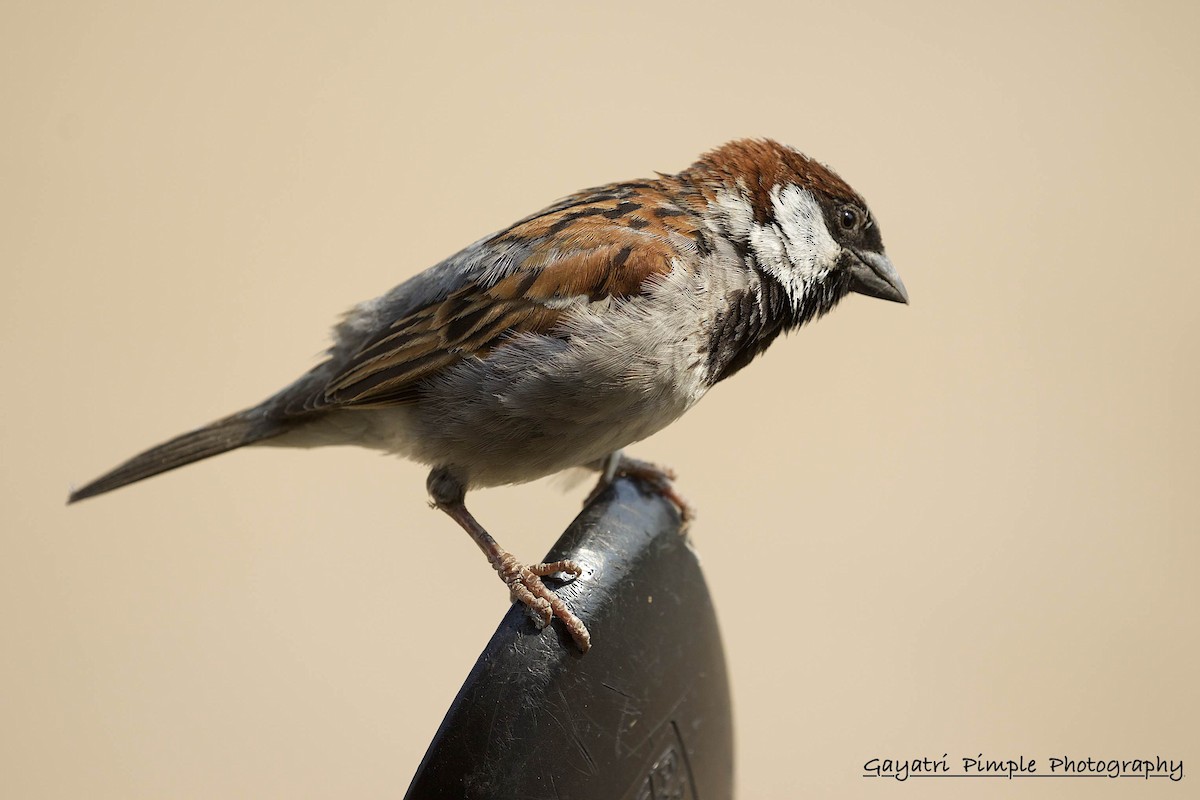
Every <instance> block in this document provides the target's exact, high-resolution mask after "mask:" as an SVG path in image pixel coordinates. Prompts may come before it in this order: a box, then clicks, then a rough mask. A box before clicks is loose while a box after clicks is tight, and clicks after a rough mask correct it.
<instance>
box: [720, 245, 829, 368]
mask: <svg viewBox="0 0 1200 800" xmlns="http://www.w3.org/2000/svg"><path fill="white" fill-rule="evenodd" d="M755 272H757V273H758V277H759V285H758V287H757V288H754V289H746V290H743V291H739V292H734V293H733V294H731V295H730V296H729V305H728V307H727V309H726V310H725V312H724V313H722V314H721V315H720V316H719V317H718V318H717V321H716V324H715V325H714V326H713V329H712V333H711V335H710V336H709V342H708V375H709V378H708V381H709V385H710V386H713V385H716V384H717V383H720V382H721V381H723V380H725V379H726V378H728V377H729V376H730V375H733V374H734V373H736V372H737V371H738V370H740V369H742V368H743V367H745V366H746V365H747V364H749V363H750V362H751V361H753V360H754V358H755V356H757V355H758V354H759V353H761V352H762V351H764V350H766V349H767V348H768V347H769V346H770V345H771V342H773V341H775V339H776V337H778V336H779V334H781V333H786V332H787V331H791V330H794V329H796V328H799V327H800V326H801V325H803V324H804V323H806V322H809V321H810V320H814V319H816V318H817V317H820V316H821V315H823V314H825V313H827V312H829V311H830V310H832V309H833V307H834V306H836V305H837V304H838V301H839V300H841V299H842V298H843V297H845V296H846V293H847V292H848V291H849V276H848V275H847V274H846V273H845V271H844V270H835V271H834V272H833V273H832V274H830V275H829V276H828V277H827V278H826V279H825V281H824V282H823V283H821V284H819V285H817V286H814V287H811V288H810V289H808V290H806V292H805V296H804V299H803V302H801V303H800V307H799V308H795V309H794V308H793V307H792V304H791V300H790V299H789V298H788V295H787V291H786V290H785V289H784V288H783V285H782V284H780V283H779V281H778V280H776V278H775V277H774V276H772V275H770V274H769V273H767V272H766V271H764V270H761V269H757V268H755Z"/></svg>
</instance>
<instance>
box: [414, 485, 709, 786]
mask: <svg viewBox="0 0 1200 800" xmlns="http://www.w3.org/2000/svg"><path fill="white" fill-rule="evenodd" d="M561 558H571V559H574V560H575V561H577V562H579V564H580V565H581V566H583V568H584V574H583V576H582V577H581V578H580V579H578V580H577V581H574V582H571V583H568V584H566V585H563V586H561V587H560V588H559V589H558V592H559V594H560V596H562V597H563V598H564V599H566V601H567V603H568V605H570V606H571V608H572V609H573V610H574V611H575V612H576V613H577V614H578V615H579V617H580V618H581V619H583V621H584V622H585V623H586V624H587V626H588V629H589V630H590V631H591V633H592V649H591V650H590V651H589V652H588V653H587V655H581V654H580V653H579V651H578V650H576V649H575V647H574V645H573V644H572V643H571V640H570V638H569V636H568V635H567V633H566V631H565V630H563V628H562V627H561V623H559V622H558V621H557V620H555V622H554V624H553V626H552V630H548V631H543V632H538V631H537V630H536V629H535V628H534V626H533V622H532V621H531V620H530V618H529V616H528V615H527V614H526V613H525V611H524V610H523V609H521V608H519V607H517V606H514V607H512V608H511V609H510V610H509V612H508V613H507V614H506V615H505V617H504V619H503V621H502V622H501V623H500V627H499V628H498V629H497V630H496V633H495V635H494V636H493V637H492V639H491V641H490V642H489V643H488V646H487V647H486V648H485V649H484V651H483V653H482V655H480V657H479V660H478V661H477V662H476V663H475V667H474V668H473V669H472V670H471V672H470V674H469V675H468V676H467V680H466V682H465V683H464V684H463V687H462V689H461V690H460V691H459V693H458V696H457V697H456V698H455V700H454V703H453V704H452V705H451V707H450V710H449V712H447V714H446V718H445V720H443V722H442V725H441V727H440V728H439V729H438V732H437V735H436V736H435V737H434V739H433V742H432V744H430V746H429V750H428V752H427V753H426V754H425V758H424V759H423V760H422V761H421V765H420V767H419V768H418V769H417V773H416V775H415V776H414V777H413V781H412V784H411V786H410V787H409V790H408V794H407V795H405V797H406V798H409V800H425V798H522V799H523V800H540V799H541V798H545V799H546V800H601V798H603V800H625V799H628V800H662V799H663V798H672V800H683V799H684V798H698V797H699V798H704V800H729V798H731V797H732V796H733V721H732V717H731V714H730V703H729V685H728V681H727V679H726V672H725V658H724V654H723V651H722V649H721V638H720V634H719V633H718V630H717V622H716V617H715V615H714V613H713V607H712V601H711V598H710V597H709V594H708V588H707V587H706V585H705V583H704V576H703V575H702V574H701V572H700V565H699V564H698V563H697V561H696V556H695V554H694V553H693V552H692V550H691V548H690V546H689V545H688V542H687V539H685V538H684V537H683V536H681V535H680V534H679V517H678V515H677V514H676V513H675V509H674V507H673V506H672V505H671V504H670V503H668V502H667V501H665V500H663V499H661V498H659V497H657V496H655V495H652V494H647V493H645V492H644V490H642V489H641V488H640V487H639V486H638V485H637V484H635V483H633V482H631V481H629V480H624V479H622V480H618V481H617V482H616V483H615V484H614V485H613V486H612V487H610V488H609V490H608V491H607V492H605V493H604V494H603V495H601V496H600V497H599V498H598V499H597V500H596V502H594V503H592V505H591V506H589V507H588V508H587V509H585V510H584V512H583V513H582V514H580V515H579V517H578V518H576V520H575V521H574V522H573V523H572V524H571V526H570V527H569V528H568V529H567V531H566V532H565V533H564V534H563V535H562V538H561V539H559V541H558V543H557V544H555V546H554V548H553V549H552V550H551V551H550V553H549V554H548V555H547V556H546V560H547V561H556V560H558V559H561Z"/></svg>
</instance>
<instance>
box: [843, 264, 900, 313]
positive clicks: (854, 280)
mask: <svg viewBox="0 0 1200 800" xmlns="http://www.w3.org/2000/svg"><path fill="white" fill-rule="evenodd" d="M854 256H855V258H854V263H852V264H851V265H850V291H852V292H858V293H859V294H865V295H866V296H867V297H878V298H879V299H880V300H891V301H892V302H893V303H905V304H907V303H908V290H906V289H905V288H904V281H902V280H900V274H899V273H898V272H896V268H895V267H893V266H892V262H891V261H889V260H888V257H887V256H885V255H883V254H882V253H872V252H870V251H863V252H857V251H856V252H855V253H854Z"/></svg>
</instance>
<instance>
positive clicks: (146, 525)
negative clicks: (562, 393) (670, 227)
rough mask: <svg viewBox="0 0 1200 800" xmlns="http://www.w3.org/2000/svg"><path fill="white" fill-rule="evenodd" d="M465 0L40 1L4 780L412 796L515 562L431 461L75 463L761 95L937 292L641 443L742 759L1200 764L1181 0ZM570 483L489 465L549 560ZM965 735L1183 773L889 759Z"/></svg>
mask: <svg viewBox="0 0 1200 800" xmlns="http://www.w3.org/2000/svg"><path fill="white" fill-rule="evenodd" d="M102 5H103V6H104V7H103V8H101V6H102ZM433 5H434V4H428V3H423V4H419V5H416V4H414V5H412V6H411V7H405V6H402V5H399V4H380V3H374V4H368V3H300V2H295V1H294V0H288V2H277V3H270V4H264V3H250V4H243V3H226V4H221V5H220V6H219V5H217V4H211V3H198V4H194V6H193V7H192V8H190V9H188V8H185V7H184V6H183V5H181V4H178V3H131V2H121V3H116V4H99V3H85V2H80V3H73V4H62V3H46V2H36V3H19V2H12V0H9V2H7V3H5V4H4V6H3V11H2V12H0V63H2V64H3V68H2V73H0V81H2V85H0V92H2V95H0V101H2V102H0V114H2V115H3V124H2V125H0V170H2V173H0V182H2V185H3V189H2V190H0V204H2V207H0V269H2V270H3V278H4V280H3V286H4V291H3V292H2V293H0V304H2V308H0V311H2V313H0V363H2V364H3V367H4V371H5V374H6V376H7V377H6V378H5V382H4V411H5V413H4V415H3V422H2V423H0V425H2V428H0V452H2V454H3V457H2V459H0V481H2V483H0V493H2V500H3V502H2V503H0V526H2V535H3V543H2V546H3V551H2V552H3V556H2V558H0V615H2V616H0V642H2V647H3V658H2V659H0V794H2V795H3V796H5V797H13V798H42V797H45V798H79V797H89V798H164V797H170V798H191V797H196V798H211V797H255V798H262V797H314V798H322V797H351V796H353V797H396V796H398V795H399V794H401V793H402V792H403V790H404V788H405V787H406V786H407V784H408V781H409V779H410V777H411V775H412V773H413V771H414V769H415V768H416V765H417V762H418V760H419V759H420V757H421V754H422V753H423V751H424V748H425V745H426V744H427V743H428V741H429V739H430V737H431V736H432V734H433V732H434V730H435V728H436V727H437V725H438V723H439V721H440V719H441V716H442V714H443V713H444V711H445V709H446V707H447V706H448V704H449V702H450V700H451V699H452V697H453V696H454V693H455V692H456V690H457V689H458V686H459V684H460V682H461V681H462V679H463V677H464V676H465V675H466V672H467V670H468V669H469V667H470V665H471V663H472V661H473V659H474V658H475V656H476V654H477V653H478V651H479V649H480V648H481V647H482V646H483V644H484V643H485V642H486V640H487V638H488V636H489V635H490V633H491V631H492V629H493V627H494V626H495V624H496V622H497V620H498V618H499V617H500V615H501V612H502V611H503V610H504V607H505V594H504V590H503V588H502V587H501V585H500V584H499V583H498V582H497V581H496V580H495V578H494V577H493V576H492V575H491V574H490V573H489V571H488V569H487V566H486V564H485V563H484V561H483V559H482V558H480V557H478V555H477V553H476V552H475V550H474V547H473V545H471V543H470V542H469V541H468V539H467V537H466V536H464V535H463V534H461V533H460V532H459V531H458V530H457V529H455V528H454V527H453V525H452V524H451V523H450V522H449V521H448V520H446V519H443V518H442V517H440V516H439V515H437V514H435V513H434V512H431V511H429V510H428V509H427V508H426V506H425V496H424V471H423V470H422V469H421V468H419V467H417V466H415V465H411V464H407V463H402V462H398V461H388V460H384V459H381V458H380V457H379V456H376V455H372V454H369V453H367V452H359V451H354V450H349V449H345V450H327V451H323V452H319V453H303V452H284V451H277V450H262V451H252V452H242V453H236V454H232V455H228V456H223V457H221V458H220V459H217V460H214V461H211V462H208V463H205V464H201V465H197V466H194V467H190V468H188V469H186V470H184V471H181V472H178V473H175V474H172V475H169V476H164V477H162V478H159V479H155V480H153V481H151V482H149V483H145V484H142V485H139V486H136V487H132V488H130V489H126V490H123V491H121V492H119V493H117V494H114V495H111V496H108V497H104V498H101V499H98V500H94V501H89V502H87V503H86V504H83V505H80V506H77V507H72V508H70V509H66V508H64V507H63V500H64V499H65V496H66V493H67V490H68V488H69V486H70V484H71V483H73V482H74V483H79V482H82V481H84V480H86V479H90V478H92V477H94V476H95V475H96V474H98V473H99V472H100V471H102V470H104V469H106V468H108V467H110V466H112V465H114V464H115V463H116V462H117V461H119V460H121V459H123V458H125V457H126V456H129V455H131V454H132V453H133V452H135V451H136V450H138V449H140V448H142V447H144V446H148V445H151V444H154V443H156V442H158V441H159V440H161V439H163V438H165V437H167V436H169V435H171V434H175V433H178V432H181V431H182V430H184V429H186V428H189V427H192V426H194V425H196V424H199V423H202V422H206V421H208V420H209V419H211V418H214V417H216V416H218V415H221V414H223V413H225V412H228V411H231V410H233V409H235V408H239V407H241V406H243V405H246V404H248V403H251V402H254V401H257V400H259V399H261V398H262V397H264V396H265V395H267V394H268V393H270V392H272V391H274V390H275V389H276V388H278V387H279V386H281V385H282V384H284V383H285V382H287V381H289V380H290V379H291V378H293V377H294V376H295V375H296V374H298V373H299V372H301V371H302V370H304V369H306V368H307V367H308V366H310V365H311V364H312V363H314V358H315V356H316V354H317V353H318V352H319V351H320V350H321V349H322V348H323V347H324V346H325V341H326V339H325V331H326V330H327V328H328V326H329V325H330V324H332V323H333V322H334V321H335V319H336V317H337V315H338V314H339V313H340V312H341V311H342V310H343V309H345V308H346V307H348V306H349V305H351V304H352V303H354V302H356V301H358V300H361V299H364V298H367V297H370V296H373V295H374V294H377V293H379V292H381V291H383V290H385V289H387V288H389V287H390V286H392V285H393V284H395V283H397V282H399V281H400V280H402V279H403V278H406V277H408V276H409V275H412V274H414V273H415V272H417V271H419V270H421V269H423V268H425V267H427V266H429V265H431V264H433V263H434V262H435V261H437V260H438V259H440V258H441V257H443V256H445V255H447V254H449V253H450V252H452V251H454V250H456V249H457V248H459V247H460V246H462V245H464V244H466V243H468V242H470V241H473V240H474V239H475V238H477V237H478V236H480V235H482V234H484V233H486V232H488V231H490V230H493V229H496V228H499V227H502V226H504V225H506V224H508V223H509V222H511V221H513V220H515V219H516V218H518V217H520V216H522V215H524V214H526V213H527V212H530V211H532V210H534V209H536V208H538V207H540V206H541V205H543V204H545V203H546V202H548V201H550V200H552V199H554V198H556V197H558V196H560V195H562V194H565V193H567V192H569V191H572V190H575V189H577V188H580V187H583V186H588V185H593V184H596V183H600V182H605V181H609V180H614V179H620V178H634V177H641V176H645V175H648V174H650V173H651V172H652V171H653V170H656V169H657V170H664V171H674V170H677V169H679V168H682V167H683V166H685V165H687V164H688V163H690V161H691V160H692V159H693V158H694V157H695V156H696V155H697V154H698V153H699V152H701V151H702V150H704V149H707V148H709V147H712V146H714V145H717V144H719V143H721V142H722V141H724V140H727V139H730V138H733V137H737V136H744V135H759V136H772V137H775V138H778V139H781V140H783V141H786V142H789V143H792V144H794V145H796V146H798V147H800V148H801V149H803V150H805V151H807V152H809V153H810V154H812V155H814V156H816V157H818V158H820V159H821V160H823V161H826V162H828V163H830V164H831V165H833V166H834V167H835V168H836V169H837V170H839V171H840V172H841V173H842V174H843V175H844V176H845V177H846V178H847V179H848V180H849V181H850V182H851V183H852V184H853V185H854V186H855V187H857V188H858V189H859V190H860V191H861V192H862V193H863V194H864V195H865V196H866V197H867V198H868V199H869V201H870V203H871V205H872V207H873V209H874V211H875V213H876V215H877V216H878V217H879V218H880V220H881V221H882V226H883V230H884V234H885V239H886V242H887V244H888V248H889V253H890V254H891V256H892V258H893V260H894V261H895V263H896V264H897V265H898V267H899V269H900V271H901V274H902V275H903V276H904V278H905V280H906V282H907V284H908V287H909V290H910V292H911V295H912V298H913V302H912V305H911V306H909V307H908V308H904V307H900V306H895V305H890V304H886V303H881V302H877V301H872V300H868V299H865V298H852V299H850V300H849V301H847V302H846V303H845V304H844V305H843V306H842V307H841V308H839V309H838V310H837V311H836V312H835V313H834V314H833V315H832V316H831V317H829V318H827V319H825V320H822V321H821V322H820V323H819V324H817V325H815V326H813V327H811V328H809V329H806V330H804V331H803V332H802V333H801V334H800V335H798V336H794V337H792V338H790V339H788V340H786V341H781V342H779V343H778V344H777V345H776V346H775V347H774V348H773V349H772V350H771V352H770V353H769V354H768V355H767V356H766V357H765V358H764V359H762V361H761V362H759V363H756V364H755V365H754V366H753V367H752V368H751V369H749V370H747V371H746V372H744V373H742V374H740V375H738V376H737V378H736V380H733V381H731V382H729V383H728V384H725V385H722V386H721V387H719V388H718V389H717V390H716V391H714V392H713V393H712V395H711V396H710V397H709V398H708V399H706V400H705V402H704V403H702V404H701V405H700V407H698V408H697V409H696V410H695V411H693V412H692V413H691V414H690V415H689V416H688V417H687V418H686V419H684V420H683V421H681V422H680V423H679V424H677V425H675V426H674V427H672V428H670V429H669V430H667V431H665V432H663V433H661V434H660V435H658V436H656V437H654V439H652V440H650V441H647V442H644V443H643V444H641V445H640V446H638V447H637V448H636V449H635V452H636V453H637V454H639V455H642V456H645V457H650V458H654V459H657V460H661V461H664V462H667V463H670V464H673V465H675V466H676V467H678V468H679V470H680V471H681V472H682V473H683V476H684V477H683V483H682V488H683V489H684V490H685V492H686V493H687V494H688V495H689V496H690V497H692V498H693V499H694V500H695V501H696V502H697V504H698V505H699V506H700V510H701V516H700V519H699V521H698V523H697V525H696V528H695V531H694V537H695V541H696V546H697V547H698V549H699V552H700V553H701V556H702V558H703V561H704V565H705V567H706V571H707V574H708V578H709V580H710V582H711V587H712V591H713V593H714V595H715V597H716V601H717V606H718V609H719V613H720V618H721V623H722V626H723V630H724V635H725V638H726V642H727V646H728V653H729V662H730V668H731V670H732V675H733V681H734V684H733V690H734V700H735V704H736V713H737V720H738V730H739V752H738V764H739V774H738V782H739V785H740V789H741V792H740V794H741V797H743V798H784V797H801V796H803V797H829V796H837V797H883V796H888V797H891V796H899V795H901V794H903V795H904V796H905V797H915V796H922V797H923V796H939V797H961V796H979V797H1001V796H1002V797H1021V798H1035V797H1084V796H1086V797H1110V796H1111V797H1132V796H1144V795H1146V794H1147V793H1154V794H1158V793H1163V794H1167V793H1171V796H1173V797H1182V796H1183V794H1188V793H1191V792H1192V791H1194V789H1195V784H1196V782H1197V781H1200V733H1198V728H1197V713H1198V712H1200V693H1198V689H1197V685H1198V681H1197V677H1196V676H1197V674H1198V669H1197V666H1198V665H1197V660H1198V656H1200V625H1197V608H1200V591H1198V590H1197V585H1196V564H1197V558H1198V557H1200V544H1198V536H1197V535H1198V534H1200V530H1198V528H1200V501H1198V499H1197V477H1198V476H1200V456H1198V453H1200V447H1198V446H1200V428H1198V424H1197V421H1196V420H1197V409H1198V408H1200V380H1198V378H1197V363H1198V362H1200V338H1198V334H1200V324H1198V323H1197V313H1196V311H1195V308H1196V303H1197V300H1198V297H1200V269H1198V267H1197V261H1198V256H1197V252H1196V239H1197V235H1196V231H1197V224H1198V223H1197V220H1200V195H1198V190H1197V187H1198V186H1200V157H1198V156H1197V142H1198V141H1200V124H1198V123H1200V110H1198V109H1200V103H1198V102H1197V90H1196V86H1197V79H1198V78H1200V55H1198V54H1200V48H1197V47H1196V42H1195V32H1196V30H1197V25H1198V24H1200V14H1198V13H1197V10H1196V9H1197V6H1196V4H1194V3H1185V2H1180V3H1165V2H1164V3H1157V4H1153V3H1152V4H1133V3H1128V4H1120V3H1079V4H1072V5H1063V4H1059V5H1054V6H1048V5H1047V4H1044V3H1040V2H1039V3H981V4H977V5H976V6H975V7H974V8H973V9H968V8H967V7H966V6H964V5H963V4H959V3H945V4H930V3H919V4H911V3H905V4H898V3H891V2H881V3H868V2H855V3H837V4H834V3H812V4H806V3H787V4H784V3H780V4H778V5H768V4H762V3H746V2H738V3H732V2H730V3H721V4H717V3H679V4H669V3H657V2H639V3H630V4H622V3H615V2H606V3H601V4H596V3H592V4H586V5H585V4H574V3H565V4H564V3H556V4H550V3H520V4H517V3H506V4H480V5H476V6H472V7H469V8H452V7H451V5H452V4H443V5H442V7H440V8H439V9H437V10H433V9H432V6H433ZM1135 6H1136V10H1135ZM580 498H581V490H578V489H577V490H575V491H573V492H570V493H563V492H561V491H560V490H559V488H558V487H556V486H554V485H553V484H551V483H548V482H547V483H539V484H534V485H530V486H525V487H518V488H508V489H500V490H494V491H489V492H483V493H480V494H478V495H477V496H476V497H475V498H474V502H475V507H476V509H477V513H478V515H479V516H480V517H481V518H482V519H483V520H485V521H486V522H487V523H488V524H489V525H490V526H491V527H492V528H493V530H494V531H495V532H496V533H497V535H498V536H499V537H500V539H501V541H502V542H504V543H505V544H507V545H508V546H509V547H510V548H511V549H513V550H515V551H516V552H517V553H519V554H521V555H523V556H525V557H527V558H530V559H533V558H537V557H540V556H541V554H542V553H543V552H544V551H545V550H546V549H547V547H548V546H549V545H550V543H551V542H553V540H554V539H555V537H556V535H557V533H558V532H559V531H561V530H562V528H563V527H564V526H565V525H566V523H567V522H568V520H569V519H570V518H571V517H572V516H573V514H574V513H575V512H576V509H577V508H578V503H579V501H580ZM462 559H466V561H467V564H468V565H469V566H468V567H463V568H462V569H458V568H455V569H447V570H445V571H437V570H434V575H432V576H431V577H429V578H427V579H422V580H418V581H415V582H414V580H413V579H412V578H413V574H414V570H415V569H418V568H426V567H428V565H431V564H435V563H436V562H439V561H445V562H449V563H455V562H459V561H460V560H462ZM414 589H415V590H416V591H418V592H419V593H418V594H416V595H414V594H413V592H414ZM414 614H415V616H416V622H415V623H414V622H413V615H414ZM429 642H433V645H432V646H431V645H430V644H428V643H429ZM597 646H599V647H603V646H605V644H604V642H598V643H597ZM431 653H433V654H436V655H431ZM947 752H948V753H949V755H950V757H951V758H957V757H958V756H963V755H974V754H976V753H979V752H984V753H986V754H988V755H990V756H995V757H1009V756H1016V755H1020V754H1025V755H1027V756H1033V757H1036V758H1039V759H1045V758H1049V757H1050V756H1054V755H1058V754H1063V753H1065V754H1068V755H1073V756H1084V757H1086V756H1105V757H1127V758H1128V757H1134V756H1140V755H1155V754H1159V755H1163V756H1167V757H1174V758H1183V759H1184V760H1185V762H1186V764H1187V770H1188V772H1189V773H1191V772H1195V773H1196V774H1195V775H1193V776H1189V777H1188V778H1187V779H1185V783H1184V784H1183V785H1182V786H1176V785H1174V784H1170V783H1168V782H1165V781H1160V782H1152V783H1151V784H1149V785H1146V784H1143V783H1137V782H1127V781H1121V782H1108V781H1103V782H1101V781H1082V782H1070V783H1068V782H1065V781H1054V782H1037V783H1035V782H1025V783H1023V784H1015V785H1014V784H1007V783H1005V782H1000V781H997V782H994V783H992V782H987V783H972V784H970V785H969V786H964V785H963V784H961V783H960V782H949V783H946V782H943V783H921V784H914V783H909V784H907V785H895V784H893V783H891V782H879V781H868V780H863V779H862V778H860V777H858V776H859V774H860V772H861V767H862V764H863V762H864V761H866V760H867V759H868V758H871V757H873V756H880V757H898V758H909V757H919V756H922V755H927V756H934V757H937V756H940V755H941V754H942V753H947ZM1189 784H1191V785H1192V789H1188V788H1187V786H1188V785H1189ZM1181 792H1182V793H1183V794H1181Z"/></svg>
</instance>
